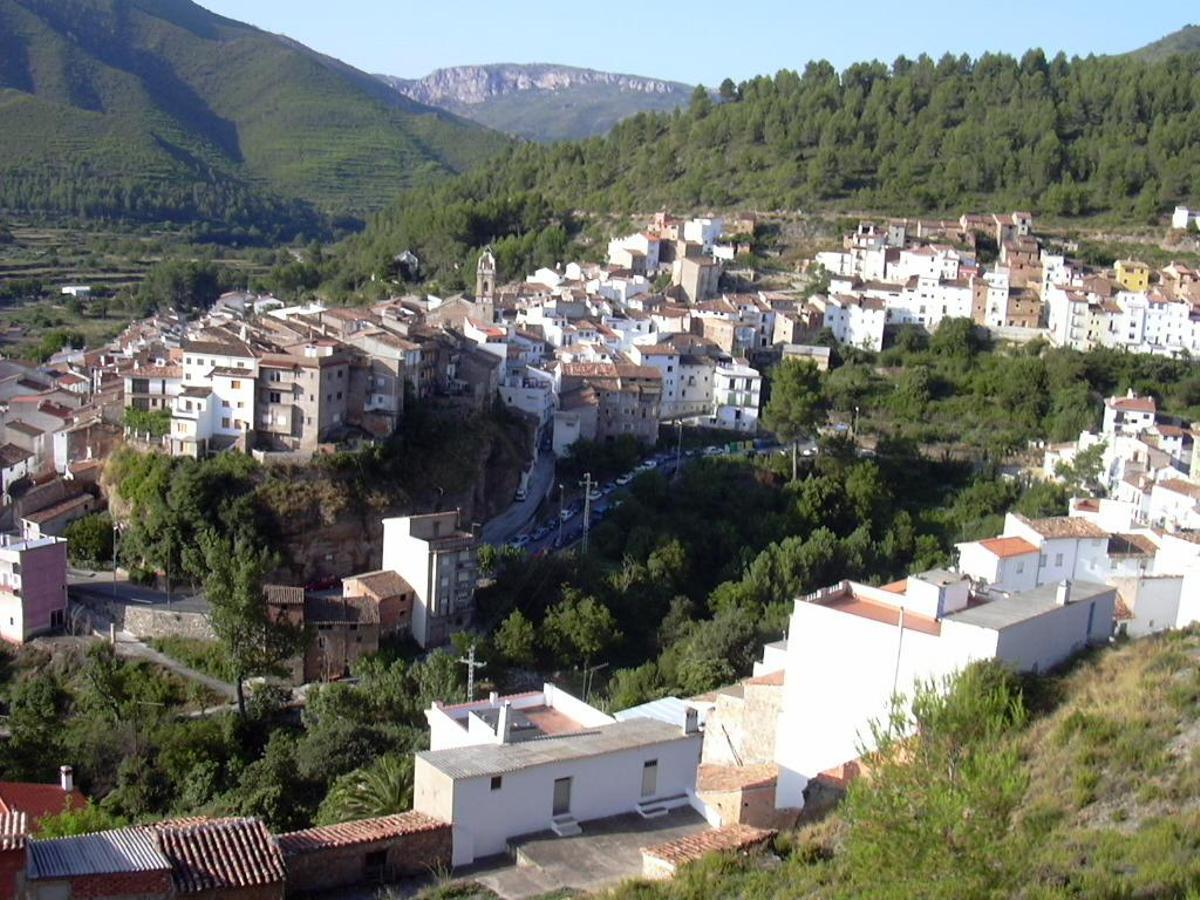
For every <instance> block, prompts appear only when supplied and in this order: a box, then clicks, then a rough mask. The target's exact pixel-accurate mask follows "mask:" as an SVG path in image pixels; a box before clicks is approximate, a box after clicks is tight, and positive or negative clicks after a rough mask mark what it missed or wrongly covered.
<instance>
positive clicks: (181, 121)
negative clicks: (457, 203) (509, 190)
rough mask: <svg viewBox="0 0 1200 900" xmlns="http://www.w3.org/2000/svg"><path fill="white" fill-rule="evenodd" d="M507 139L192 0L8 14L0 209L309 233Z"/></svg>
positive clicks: (2, 35) (0, 115)
mask: <svg viewBox="0 0 1200 900" xmlns="http://www.w3.org/2000/svg"><path fill="white" fill-rule="evenodd" d="M503 143H504V139H503V138H502V137H500V136H499V135H495V134H492V133H490V132H487V131H486V130H484V129H482V128H479V127H478V126H475V125H472V124H470V123H468V122H466V121H464V120H461V119H458V118H456V117H454V116H452V115H449V114H447V113H444V112H442V111H439V110H434V109H431V108H429V107H425V106H422V105H421V104H418V103H415V102H413V101H411V100H408V99H407V98H405V97H402V96H400V95H398V94H396V93H395V92H394V91H391V90H389V89H388V88H387V86H386V85H383V84H381V83H380V82H379V81H377V80H376V79H374V78H372V77H371V76H369V75H366V74H365V73H362V72H358V71H357V70H355V69H353V68H351V67H349V66H346V65H344V64H342V63H340V62H338V61H336V60H332V59H329V58H327V57H324V56H321V55H320V54H317V53H315V52H313V51H311V50H309V49H307V48H305V47H303V46H301V45H299V44H296V43H294V42H292V41H289V40H287V39H284V38H280V37H278V36H275V35H270V34H267V33H265V32H261V31H259V30H257V29H255V28H252V27H250V26H248V25H244V24H242V23H239V22H234V21H232V20H229V19H224V18H222V17H220V16H216V15H214V14H212V13H209V12H208V11H207V10H204V9H202V8H201V7H199V6H197V5H195V4H193V3H191V2H190V0H171V2H150V0H20V2H18V0H0V208H8V209H15V210H22V211H32V212H56V213H68V214H73V215H84V216H91V217H106V216H118V217H126V218H138V219H151V220H153V219H166V220H174V221H189V220H193V219H206V220H210V221H232V222H235V223H238V224H242V225H246V226H249V225H257V226H258V227H260V228H263V227H264V226H266V227H267V228H269V227H271V226H278V225H279V224H280V223H282V222H291V221H294V220H299V224H300V226H301V227H302V228H303V227H305V226H309V225H310V223H308V222H306V221H304V215H305V212H306V210H305V208H304V207H305V206H307V207H311V208H313V209H316V210H320V211H322V212H326V213H331V214H335V215H351V216H357V215H363V214H365V213H366V212H368V211H370V210H372V209H377V208H379V207H380V206H381V205H382V204H384V203H385V202H386V201H387V200H388V199H390V198H391V197H394V196H395V194H396V192H397V191H399V190H401V189H402V188H405V187H409V186H412V185H418V184H423V183H426V182H428V181H429V180H431V179H434V178H437V177H439V176H446V175H449V174H453V173H455V172H459V171H463V170H464V169H466V168H468V167H470V166H471V165H474V164H476V163H478V162H480V161H481V160H483V159H484V158H486V157H487V156H488V155H490V153H491V152H493V151H494V150H496V149H497V148H499V147H500V146H501V145H502V144H503ZM307 214H308V216H309V217H311V216H312V212H311V210H309V211H308V212H307Z"/></svg>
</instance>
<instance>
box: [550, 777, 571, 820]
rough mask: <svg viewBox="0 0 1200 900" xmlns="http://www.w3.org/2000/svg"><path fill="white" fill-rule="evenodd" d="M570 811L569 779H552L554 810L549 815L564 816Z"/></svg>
mask: <svg viewBox="0 0 1200 900" xmlns="http://www.w3.org/2000/svg"><path fill="white" fill-rule="evenodd" d="M570 811H571V779H570V778H556V779H554V809H553V810H552V812H551V815H555V816H565V815H566V814H567V813H569V812H570Z"/></svg>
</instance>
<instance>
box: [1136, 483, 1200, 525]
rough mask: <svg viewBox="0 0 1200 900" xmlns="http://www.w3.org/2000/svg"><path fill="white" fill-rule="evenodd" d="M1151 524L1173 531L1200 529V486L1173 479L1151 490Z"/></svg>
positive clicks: (1158, 484) (1149, 513)
mask: <svg viewBox="0 0 1200 900" xmlns="http://www.w3.org/2000/svg"><path fill="white" fill-rule="evenodd" d="M1147 515H1148V517H1149V519H1150V523H1151V524H1152V525H1156V526H1158V527H1159V528H1166V529H1169V530H1171V531H1179V530H1186V531H1193V530H1196V529H1200V484H1196V483H1195V482H1193V481H1185V480H1183V479H1182V478H1171V479H1167V480H1165V481H1159V482H1156V483H1155V484H1154V486H1153V487H1152V488H1151V489H1150V505H1149V510H1148V513H1147Z"/></svg>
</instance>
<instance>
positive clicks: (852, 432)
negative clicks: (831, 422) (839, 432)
mask: <svg viewBox="0 0 1200 900" xmlns="http://www.w3.org/2000/svg"><path fill="white" fill-rule="evenodd" d="M850 435H851V437H853V438H854V440H855V441H857V440H858V407H857V406H856V407H854V424H853V425H852V426H851V428H850Z"/></svg>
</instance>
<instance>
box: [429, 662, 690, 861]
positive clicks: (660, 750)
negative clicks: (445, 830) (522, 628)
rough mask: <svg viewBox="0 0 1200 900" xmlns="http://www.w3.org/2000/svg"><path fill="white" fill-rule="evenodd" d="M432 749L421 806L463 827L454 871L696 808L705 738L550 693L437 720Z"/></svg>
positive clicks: (444, 711) (489, 703)
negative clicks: (616, 824) (552, 841)
mask: <svg viewBox="0 0 1200 900" xmlns="http://www.w3.org/2000/svg"><path fill="white" fill-rule="evenodd" d="M426 716H427V718H428V719H429V721H430V735H431V737H430V746H431V748H432V749H430V750H426V751H424V752H421V753H418V754H417V756H416V766H415V772H414V789H413V809H414V810H415V811H417V812H419V813H424V814H425V815H428V816H431V817H433V818H435V819H439V820H441V821H445V822H450V823H451V825H452V831H453V845H454V851H453V863H454V865H455V866H462V865H468V864H470V863H472V862H474V861H475V860H476V859H477V858H480V857H486V856H493V855H496V854H499V853H503V852H505V851H506V849H507V847H508V843H509V841H510V840H511V839H513V838H516V837H519V836H521V835H528V834H533V833H536V832H541V831H553V832H554V833H556V834H559V835H561V836H569V835H572V834H578V833H579V830H580V829H579V823H580V822H585V821H588V820H592V819H602V818H607V817H609V816H615V815H620V814H623V813H639V814H641V815H643V816H645V817H648V818H651V817H655V816H658V815H663V814H665V813H666V812H667V811H669V810H670V809H673V808H676V807H680V806H685V805H689V804H690V803H691V802H692V798H693V795H694V792H695V786H696V766H697V763H698V762H699V760H700V747H701V739H702V738H701V733H700V730H699V727H698V725H697V724H696V718H695V716H691V717H689V718H688V720H687V722H686V723H685V724H684V725H683V726H682V727H681V726H679V725H677V724H672V723H668V722H663V721H659V720H657V719H650V718H635V719H628V720H626V721H616V720H615V719H613V718H612V717H611V716H608V715H607V714H605V713H603V712H601V711H599V710H597V709H595V708H594V707H591V706H589V705H588V704H586V703H583V702H582V701H580V700H578V699H577V698H574V697H572V696H570V695H569V694H567V693H566V692H564V691H561V690H558V689H556V688H554V687H553V686H552V685H546V686H545V687H544V688H543V690H541V691H535V692H531V693H528V694H521V695H516V696H514V697H506V698H501V697H496V696H495V695H493V696H491V697H489V698H488V699H487V700H484V701H478V702H475V703H466V704H461V705H457V706H442V705H439V704H435V705H434V707H432V708H431V709H430V710H429V711H428V712H427V713H426Z"/></svg>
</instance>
